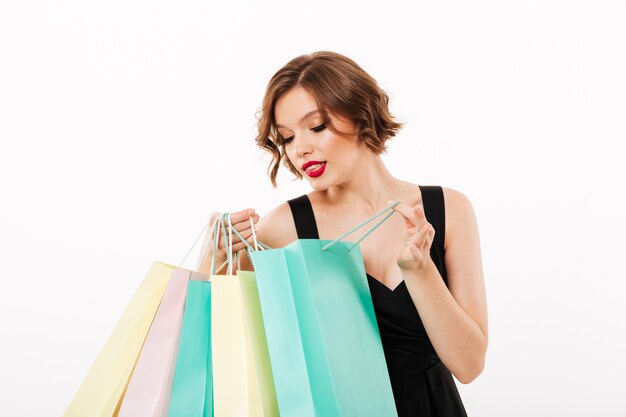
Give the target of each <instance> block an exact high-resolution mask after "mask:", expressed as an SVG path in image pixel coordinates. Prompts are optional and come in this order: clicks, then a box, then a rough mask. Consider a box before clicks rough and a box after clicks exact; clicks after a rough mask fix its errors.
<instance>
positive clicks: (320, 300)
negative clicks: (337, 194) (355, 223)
mask: <svg viewBox="0 0 626 417" xmlns="http://www.w3.org/2000/svg"><path fill="white" fill-rule="evenodd" d="M391 207H393V206H390V207H388V208H387V209H385V210H383V211H382V212H380V213H378V214H377V215H376V216H374V217H373V218H371V219H370V220H368V221H367V222H369V221H371V220H373V219H374V218H376V217H378V216H380V215H381V214H383V213H384V212H385V211H387V210H390V209H391ZM391 214H393V212H392V213H391ZM391 214H388V215H387V216H386V217H385V218H384V219H383V220H382V221H380V222H379V223H378V224H377V225H376V226H374V228H373V229H372V230H370V232H368V233H366V234H365V236H363V238H365V237H366V236H367V235H368V234H369V233H371V231H373V230H374V229H375V228H376V227H378V226H379V225H380V224H381V223H382V222H383V221H385V220H386V219H387V218H389V216H390V215H391ZM367 222H365V223H363V224H362V225H361V226H363V225H364V224H366V223H367ZM353 231H354V230H352V231H350V232H348V233H352V232H353ZM346 235H347V234H346ZM346 235H344V236H346ZM363 238H361V240H362V239H363ZM339 239H341V238H339ZM339 239H337V240H335V241H332V242H331V241H326V240H319V239H299V240H296V241H294V242H292V243H291V244H290V245H288V246H287V247H285V248H279V249H269V250H264V251H255V250H253V249H252V248H251V247H249V248H248V250H249V254H250V256H251V260H252V263H253V265H254V269H255V273H256V279H257V285H258V292H259V299H260V303H261V310H262V316H263V323H264V325H265V332H266V336H267V344H268V350H269V355H270V362H271V367H272V373H273V377H274V383H275V387H276V396H277V399H278V406H279V411H280V415H281V417H348V416H350V417H352V416H358V417H368V416H372V417H380V416H385V417H393V416H397V412H396V408H395V402H394V398H393V392H392V390H391V383H390V380H389V373H388V370H387V365H386V361H385V356H384V352H383V348H382V343H381V340H380V333H379V331H378V324H377V322H376V316H375V313H374V306H373V303H372V299H371V295H370V292H369V286H368V283H367V277H366V274H365V267H364V264H363V258H362V256H361V252H360V249H359V246H358V243H359V242H360V240H359V242H357V243H350V242H343V241H340V240H339Z"/></svg>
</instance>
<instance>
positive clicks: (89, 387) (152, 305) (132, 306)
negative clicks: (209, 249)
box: [63, 262, 175, 417]
mask: <svg viewBox="0 0 626 417" xmlns="http://www.w3.org/2000/svg"><path fill="white" fill-rule="evenodd" d="M174 269H175V267H174V266H172V265H167V264H164V263H161V262H154V263H153V264H152V267H151V268H150V270H149V271H148V273H147V274H146V276H145V278H144V279H143V281H142V283H141V285H140V286H139V288H138V290H137V292H136V293H135V294H134V295H133V298H132V299H131V301H130V303H129V304H128V306H127V307H126V310H125V311H124V313H123V314H122V317H121V318H120V319H119V321H118V323H117V324H116V326H115V328H114V329H113V332H112V333H111V335H110V336H109V338H108V340H107V341H106V343H105V344H104V346H103V348H102V350H101V351H100V353H99V354H98V357H97V358H96V360H95V362H94V363H93V365H92V366H91V368H90V370H89V372H88V373H87V376H86V377H85V379H84V380H83V382H82V384H81V385H80V387H79V389H78V391H77V393H76V395H75V396H74V398H73V400H72V402H71V403H70V405H69V406H68V408H67V410H66V411H65V413H64V414H63V416H64V417H111V416H117V413H118V411H119V407H120V404H121V403H120V402H121V399H122V398H123V396H124V392H125V390H126V387H127V384H128V381H129V379H130V376H131V374H132V372H133V369H134V367H135V364H136V361H137V358H138V356H139V353H140V351H141V348H142V346H143V344H144V341H145V339H146V335H147V334H148V330H149V329H150V326H151V324H152V321H153V319H154V316H155V314H156V311H157V308H158V306H159V303H160V302H161V299H162V297H163V294H164V293H165V290H166V287H167V284H168V282H169V279H170V277H171V275H172V272H173V271H174Z"/></svg>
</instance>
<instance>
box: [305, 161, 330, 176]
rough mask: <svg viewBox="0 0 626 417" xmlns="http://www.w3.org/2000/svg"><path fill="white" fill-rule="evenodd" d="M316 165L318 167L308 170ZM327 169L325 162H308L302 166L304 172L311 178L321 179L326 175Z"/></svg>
mask: <svg viewBox="0 0 626 417" xmlns="http://www.w3.org/2000/svg"><path fill="white" fill-rule="evenodd" d="M314 165H318V166H316V167H315V168H313V169H308V168H310V167H312V166H314ZM325 169H326V162H324V161H308V162H305V163H304V164H302V170H303V171H304V172H306V174H307V175H308V176H309V177H319V176H320V175H322V174H323V173H324V170H325Z"/></svg>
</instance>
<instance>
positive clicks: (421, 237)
mask: <svg viewBox="0 0 626 417" xmlns="http://www.w3.org/2000/svg"><path fill="white" fill-rule="evenodd" d="M428 232H429V229H428V225H426V226H424V227H422V228H421V229H420V230H419V232H417V234H416V235H415V236H414V237H413V238H412V239H411V240H410V244H411V246H415V247H418V248H420V249H421V248H423V247H424V243H425V241H426V237H427V236H428Z"/></svg>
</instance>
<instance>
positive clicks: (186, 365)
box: [169, 273, 213, 417]
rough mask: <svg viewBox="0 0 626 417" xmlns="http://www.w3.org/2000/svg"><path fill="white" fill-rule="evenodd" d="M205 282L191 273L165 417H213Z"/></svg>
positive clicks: (208, 299)
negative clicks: (167, 416) (166, 415)
mask: <svg viewBox="0 0 626 417" xmlns="http://www.w3.org/2000/svg"><path fill="white" fill-rule="evenodd" d="M203 278H204V279H203ZM207 278H208V276H206V275H203V274H195V273H193V274H192V276H191V280H190V281H189V283H188V284H187V285H188V286H187V300H186V304H185V311H184V313H183V325H182V330H181V335H180V344H179V346H178V359H177V361H176V370H175V372H174V382H173V385H172V396H171V400H170V407H169V417H213V367H212V362H211V283H210V282H208V281H206V279H207Z"/></svg>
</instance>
